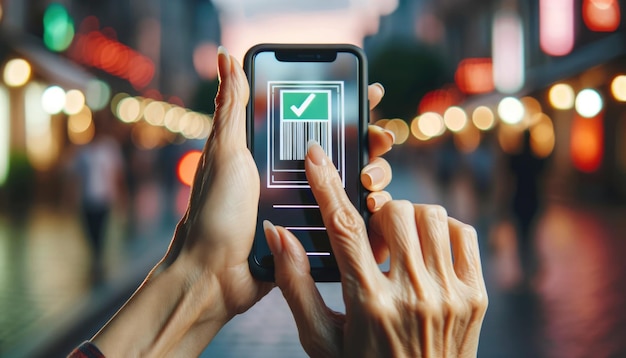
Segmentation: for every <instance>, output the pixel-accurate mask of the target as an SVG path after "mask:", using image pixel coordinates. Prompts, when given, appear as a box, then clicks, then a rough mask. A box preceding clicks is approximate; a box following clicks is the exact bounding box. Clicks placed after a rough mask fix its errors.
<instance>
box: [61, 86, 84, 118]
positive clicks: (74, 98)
mask: <svg viewBox="0 0 626 358" xmlns="http://www.w3.org/2000/svg"><path fill="white" fill-rule="evenodd" d="M83 107H85V95H84V94H83V93H82V92H81V91H79V90H77V89H72V90H69V91H67V93H66V94H65V108H64V109H63V111H64V112H65V113H66V114H70V115H72V114H76V113H78V112H80V111H81V110H82V109H83Z"/></svg>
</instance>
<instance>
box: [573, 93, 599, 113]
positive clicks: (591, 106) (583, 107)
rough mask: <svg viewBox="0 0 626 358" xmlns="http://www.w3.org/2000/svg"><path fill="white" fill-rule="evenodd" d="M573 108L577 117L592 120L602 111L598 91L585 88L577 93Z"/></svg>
mask: <svg viewBox="0 0 626 358" xmlns="http://www.w3.org/2000/svg"><path fill="white" fill-rule="evenodd" d="M574 106H575V107H576V112H578V114H579V115H581V116H582V117H585V118H592V117H595V116H596V115H597V114H598V113H600V111H602V106H603V103H602V97H601V96H600V93H598V91H596V90H594V89H591V88H587V89H584V90H582V91H580V92H579V93H578V95H577V96H576V102H575V104H574Z"/></svg>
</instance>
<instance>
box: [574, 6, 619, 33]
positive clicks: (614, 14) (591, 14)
mask: <svg viewBox="0 0 626 358" xmlns="http://www.w3.org/2000/svg"><path fill="white" fill-rule="evenodd" d="M620 17H621V14H620V10H619V3H618V2H617V0H584V1H583V21H584V22H585V25H587V27H588V28H589V30H591V31H597V32H613V31H615V30H617V28H618V27H619V23H620Z"/></svg>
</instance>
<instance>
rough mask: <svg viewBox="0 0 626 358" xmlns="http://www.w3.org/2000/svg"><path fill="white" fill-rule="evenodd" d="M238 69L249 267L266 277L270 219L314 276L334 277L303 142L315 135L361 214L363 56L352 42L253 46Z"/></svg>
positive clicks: (270, 263)
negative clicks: (254, 205) (254, 184)
mask: <svg viewBox="0 0 626 358" xmlns="http://www.w3.org/2000/svg"><path fill="white" fill-rule="evenodd" d="M244 69H245V71H246V74H247V76H248V81H249V82H250V102H249V104H248V108H247V116H248V118H247V136H248V137H247V138H248V147H249V149H250V151H251V152H252V155H253V157H254V160H255V162H256V164H257V167H258V169H259V174H260V178H261V193H260V200H259V214H258V219H257V226H256V234H255V238H254V243H253V247H252V251H251V253H250V257H249V264H250V270H251V272H252V274H253V276H255V277H256V278H258V279H261V280H264V281H273V280H274V260H273V257H272V253H271V252H270V249H269V247H268V245H267V242H266V240H265V234H264V232H263V221H264V220H270V221H271V222H272V223H274V224H275V225H280V226H283V227H286V228H287V229H289V230H290V231H291V232H292V233H293V234H294V235H295V236H296V237H297V238H298V239H299V240H300V242H302V245H303V246H304V249H305V250H306V252H307V256H308V258H309V262H310V264H311V275H312V276H313V278H314V279H315V280H316V281H331V282H332V281H339V280H340V273H339V269H338V267H337V262H336V261H335V256H334V254H333V251H332V249H331V245H330V242H329V240H328V235H327V233H326V228H325V227H324V223H323V221H322V216H321V213H320V211H319V207H318V205H317V203H316V201H315V198H314V197H313V193H312V192H311V188H310V186H309V184H308V182H307V179H306V175H305V172H304V158H305V155H306V151H307V144H308V142H309V141H310V140H316V141H317V142H318V143H319V144H320V145H321V146H322V148H323V149H324V151H325V152H326V154H327V155H328V156H329V157H330V158H332V161H333V163H334V164H335V167H336V168H337V171H338V174H339V177H340V178H341V181H342V183H343V186H344V188H345V190H346V193H347V194H348V197H349V198H350V200H351V201H352V203H353V204H354V205H355V207H356V208H357V209H358V210H359V211H360V212H361V213H362V215H364V217H365V215H366V213H367V208H366V196H367V192H366V191H365V189H364V188H363V187H362V185H361V181H360V172H361V169H362V168H363V166H364V165H365V164H366V162H367V160H368V144H367V123H368V116H369V106H368V101H367V78H366V69H367V64H366V58H365V54H364V53H363V51H362V50H361V49H360V48H358V47H356V46H353V45H336V44H332V45H294V44H289V45H287V44H261V45H257V46H255V47H253V48H251V49H250V50H249V51H248V52H247V53H246V56H245V59H244Z"/></svg>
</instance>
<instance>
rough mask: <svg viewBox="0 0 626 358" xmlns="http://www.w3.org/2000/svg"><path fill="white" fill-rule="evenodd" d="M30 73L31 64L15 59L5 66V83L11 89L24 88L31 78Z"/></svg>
mask: <svg viewBox="0 0 626 358" xmlns="http://www.w3.org/2000/svg"><path fill="white" fill-rule="evenodd" d="M30 73H31V68H30V64H29V63H28V62H26V60H24V59H21V58H14V59H12V60H9V62H7V64H6V65H5V66H4V76H3V77H4V83H6V85H7V86H9V87H19V86H23V85H24V84H26V82H27V81H28V79H29V78H30Z"/></svg>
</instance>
